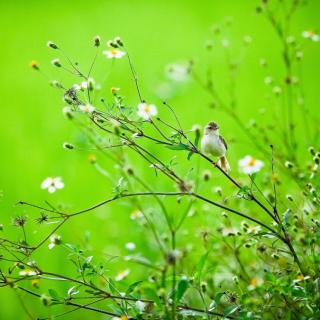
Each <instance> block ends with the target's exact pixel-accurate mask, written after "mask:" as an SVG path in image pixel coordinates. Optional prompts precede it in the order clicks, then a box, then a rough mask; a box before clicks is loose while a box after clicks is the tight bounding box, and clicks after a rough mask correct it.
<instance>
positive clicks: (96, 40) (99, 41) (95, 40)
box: [93, 36, 101, 47]
mask: <svg viewBox="0 0 320 320" xmlns="http://www.w3.org/2000/svg"><path fill="white" fill-rule="evenodd" d="M93 41H94V46H95V47H100V43H101V39H100V37H99V36H95V37H94V39H93Z"/></svg>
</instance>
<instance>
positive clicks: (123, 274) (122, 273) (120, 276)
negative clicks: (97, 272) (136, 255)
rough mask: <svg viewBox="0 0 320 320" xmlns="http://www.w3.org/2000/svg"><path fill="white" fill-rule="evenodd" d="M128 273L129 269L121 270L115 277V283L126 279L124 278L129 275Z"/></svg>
mask: <svg viewBox="0 0 320 320" xmlns="http://www.w3.org/2000/svg"><path fill="white" fill-rule="evenodd" d="M129 273H130V270H129V269H125V270H123V271H120V272H119V273H118V274H117V275H116V277H115V280H116V281H121V280H123V279H124V278H126V277H127V276H128V275H129Z"/></svg>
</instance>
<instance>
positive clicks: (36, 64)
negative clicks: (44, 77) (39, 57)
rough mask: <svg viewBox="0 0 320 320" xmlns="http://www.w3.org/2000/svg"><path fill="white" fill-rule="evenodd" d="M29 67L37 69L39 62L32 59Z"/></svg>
mask: <svg viewBox="0 0 320 320" xmlns="http://www.w3.org/2000/svg"><path fill="white" fill-rule="evenodd" d="M30 67H31V68H32V69H34V70H39V64H38V62H37V61H34V60H32V61H31V62H30Z"/></svg>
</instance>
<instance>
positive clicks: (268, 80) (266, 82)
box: [264, 76, 273, 86]
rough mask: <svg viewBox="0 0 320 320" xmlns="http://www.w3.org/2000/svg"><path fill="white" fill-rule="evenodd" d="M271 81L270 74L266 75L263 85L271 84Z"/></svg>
mask: <svg viewBox="0 0 320 320" xmlns="http://www.w3.org/2000/svg"><path fill="white" fill-rule="evenodd" d="M272 82H273V78H272V77H271V76H267V77H265V78H264V83H265V85H267V86H268V85H269V84H271V83H272Z"/></svg>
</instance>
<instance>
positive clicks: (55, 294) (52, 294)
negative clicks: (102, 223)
mask: <svg viewBox="0 0 320 320" xmlns="http://www.w3.org/2000/svg"><path fill="white" fill-rule="evenodd" d="M48 292H49V295H50V297H51V298H52V299H54V300H61V297H60V296H59V294H58V292H57V291H56V290H54V289H49V290H48Z"/></svg>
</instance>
